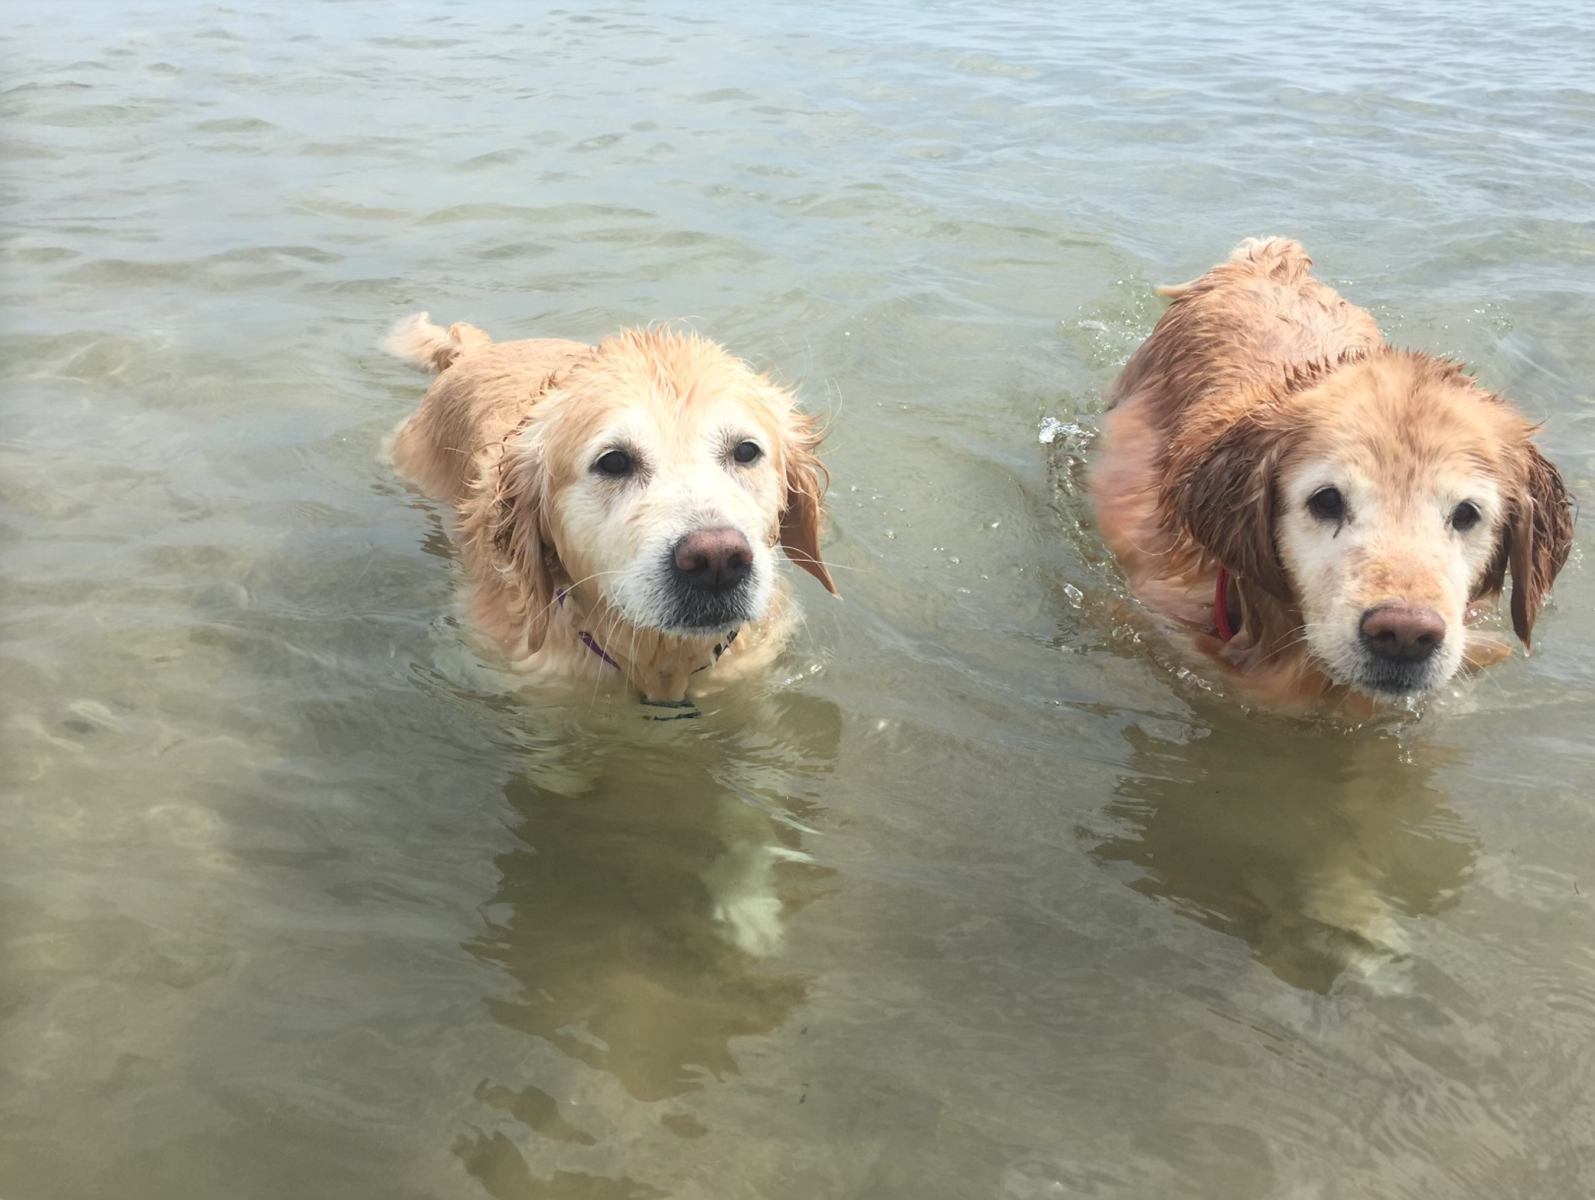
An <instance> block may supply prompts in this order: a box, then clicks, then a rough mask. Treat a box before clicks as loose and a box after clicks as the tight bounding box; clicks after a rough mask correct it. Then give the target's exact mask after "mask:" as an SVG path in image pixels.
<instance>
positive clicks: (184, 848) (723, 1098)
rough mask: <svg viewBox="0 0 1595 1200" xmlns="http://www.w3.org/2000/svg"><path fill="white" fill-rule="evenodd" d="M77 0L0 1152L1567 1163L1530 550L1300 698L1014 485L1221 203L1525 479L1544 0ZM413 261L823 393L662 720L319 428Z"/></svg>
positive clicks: (1584, 463) (466, 300) (486, 1169)
mask: <svg viewBox="0 0 1595 1200" xmlns="http://www.w3.org/2000/svg"><path fill="white" fill-rule="evenodd" d="M1069 7H1070V6H1054V5H1042V4H1029V3H1011V4H972V3H945V4H941V3H938V4H930V3H924V4H918V3H914V2H912V0H898V2H892V3H861V4H855V5H847V6H843V5H801V4H793V3H785V2H776V3H770V4H766V5H759V6H743V7H741V8H736V7H734V6H723V5H708V4H674V5H649V6H644V5H640V4H635V5H630V4H608V3H601V4H599V5H596V6H587V7H573V8H563V9H561V8H548V7H545V6H537V5H512V4H504V3H499V2H497V0H477V2H475V3H472V4H468V5H467V4H441V5H411V4H392V5H382V6H378V5H357V4H348V3H316V4H304V5H276V6H263V5H258V4H255V3H253V2H252V0H241V2H240V3H238V4H235V5H234V6H231V7H211V6H178V5H160V4H144V5H141V4H138V3H134V2H124V0H117V2H106V3H85V4H81V5H72V6H65V7H63V8H62V9H60V10H55V9H52V8H49V7H48V6H44V7H40V6H35V7H34V8H31V9H29V10H28V11H27V12H25V13H13V15H12V16H11V17H10V18H9V19H8V22H7V28H6V30H5V31H4V40H3V43H0V62H3V65H4V82H3V84H0V86H3V89H4V90H3V95H0V139H3V145H0V153H3V162H4V174H3V176H0V186H3V191H0V196H3V203H4V213H3V218H4V237H3V241H0V263H3V265H0V301H3V305H4V307H3V309H0V349H3V354H0V387H3V407H0V456H3V457H0V539H3V540H0V619H3V621H4V632H3V644H0V705H3V709H0V721H3V726H0V736H3V739H4V743H3V750H4V767H3V770H4V775H3V786H0V1195H3V1196H4V1197H5V1200H30V1198H35V1197H39V1198H45V1197H48V1198H54V1200H61V1198H75V1197H110V1196H114V1197H118V1198H119V1200H132V1198H142V1197H151V1198H156V1197H158V1198H161V1200H189V1198H193V1200H228V1198H233V1197H261V1198H267V1197H270V1198H278V1197H295V1198H319V1197H329V1198H331V1197H338V1198H363V1197H372V1198H376V1197H382V1198H384V1200H402V1198H412V1197H413V1198H420V1197H463V1198H471V1197H482V1196H491V1197H496V1198H498V1200H522V1198H533V1197H537V1198H543V1197H547V1198H555V1200H623V1198H624V1200H640V1198H644V1197H665V1196H672V1197H704V1198H731V1197H736V1198H741V1197H772V1198H773V1197H783V1198H785V1197H790V1198H793V1200H810V1198H814V1197H830V1196H837V1197H842V1196H846V1197H901V1198H904V1200H908V1198H913V1200H923V1198H929V1197H949V1198H952V1197H958V1198H963V1197H987V1196H990V1197H1004V1198H1014V1200H1030V1198H1041V1197H1111V1198H1115V1200H1120V1198H1123V1200H1131V1198H1134V1200H1141V1198H1148V1200H1151V1198H1165V1197H1201V1198H1211V1200H1342V1198H1343V1200H1363V1198H1372V1197H1378V1198H1380V1200H1385V1198H1397V1197H1399V1198H1431V1197H1432V1198H1435V1200H1454V1198H1458V1197H1470V1198H1471V1197H1478V1198H1481V1200H1482V1198H1489V1200H1506V1198H1509V1197H1522V1198H1525V1200H1530V1198H1532V1200H1550V1198H1564V1197H1565V1198H1567V1200H1589V1198H1590V1197H1592V1196H1595V912H1592V904H1595V797H1592V791H1595V788H1592V785H1595V746H1592V740H1591V726H1592V717H1595V704H1592V700H1595V695H1592V692H1595V586H1592V582H1591V574H1590V569H1589V564H1588V562H1587V559H1588V553H1589V551H1588V538H1587V534H1585V533H1584V532H1582V531H1581V532H1580V535H1579V542H1578V545H1579V548H1578V549H1577V550H1576V551H1575V556H1574V559H1573V561H1572V562H1571V564H1570V566H1569V568H1568V570H1567V571H1566V573H1565V574H1564V576H1563V577H1562V580H1561V581H1560V582H1559V583H1558V585H1557V588H1556V593H1555V601H1554V604H1553V605H1552V606H1551V607H1550V608H1549V609H1548V610H1547V611H1546V612H1545V613H1544V615H1543V616H1542V618H1541V621H1540V624H1539V626H1538V628H1537V630H1536V640H1535V653H1534V654H1533V656H1532V657H1527V658H1525V657H1523V656H1521V655H1520V656H1518V657H1516V658H1515V659H1514V660H1513V661H1511V662H1510V663H1507V664H1505V665H1503V666H1501V667H1499V668H1497V669H1495V670H1492V671H1491V672H1490V673H1489V674H1488V675H1487V676H1485V677H1483V678H1480V679H1477V680H1472V681H1468V682H1464V683H1462V684H1460V685H1459V686H1457V687H1455V688H1454V689H1449V690H1447V691H1446V693H1445V694H1444V695H1441V696H1439V697H1436V698H1435V699H1433V700H1432V701H1431V702H1429V703H1428V704H1426V705H1425V706H1424V707H1423V709H1422V710H1421V711H1420V710H1412V711H1403V712H1400V713H1395V714H1392V716H1391V717H1390V718H1389V719H1388V720H1383V721H1380V722H1376V723H1374V724H1372V725H1369V726H1366V727H1363V728H1357V729H1348V728H1346V727H1344V726H1336V725H1332V724H1328V723H1324V722H1310V721H1289V720H1283V719H1279V718H1270V717H1267V716H1262V715H1257V714H1251V713H1248V712H1246V711H1244V710H1243V709H1242V708H1241V707H1240V706H1239V705H1237V704H1236V703H1235V702H1234V701H1233V700H1232V699H1229V698H1226V697H1225V696H1223V695H1222V694H1219V693H1218V692H1217V691H1216V690H1215V689H1214V688H1213V687H1212V686H1211V685H1210V684H1209V683H1208V682H1207V681H1204V680H1203V679H1202V678H1201V677H1200V674H1199V673H1198V674H1194V675H1193V674H1191V673H1189V672H1187V673H1184V674H1182V673H1181V672H1180V670H1179V667H1178V664H1175V663H1172V662H1169V661H1167V659H1166V657H1165V656H1164V655H1162V654H1161V653H1160V652H1159V649H1158V647H1157V646H1156V644H1155V643H1154V642H1152V641H1150V640H1149V639H1148V638H1147V637H1146V632H1145V625H1144V622H1142V621H1140V620H1139V619H1138V618H1137V616H1136V614H1135V612H1134V610H1133V608H1132V607H1130V606H1128V605H1127V604H1126V603H1125V601H1124V598H1123V596H1122V592H1121V589H1120V585H1119V583H1118V581H1117V579H1116V577H1115V575H1114V573H1113V571H1112V568H1111V566H1109V565H1107V564H1105V563H1104V562H1103V561H1102V555H1101V552H1100V550H1099V548H1098V547H1097V546H1096V545H1095V543H1094V542H1093V540H1092V537H1091V534H1090V531H1089V514H1088V512H1087V511H1086V510H1085V507H1084V506H1083V505H1082V503H1081V501H1080V498H1079V496H1078V492H1077V486H1076V483H1077V480H1078V471H1079V460H1080V459H1081V457H1082V456H1085V457H1088V456H1089V447H1088V446H1086V445H1085V442H1086V440H1087V439H1086V438H1085V437H1083V436H1082V434H1081V432H1080V431H1089V430H1090V428H1091V427H1092V426H1093V423H1094V422H1095V420H1096V416H1095V414H1096V413H1097V412H1098V411H1099V410H1100V402H1099V395H1100V391H1101V389H1102V387H1103V386H1104V385H1105V384H1106V383H1107V381H1108V380H1110V379H1111V378H1112V376H1113V374H1114V372H1115V370H1116V368H1117V366H1118V365H1119V364H1120V363H1121V362H1122V361H1123V359H1124V357H1125V355H1126V354H1127V353H1128V352H1129V351H1130V350H1131V349H1132V348H1133V347H1134V346H1135V345H1136V344H1137V342H1138V341H1139V340H1140V339H1141V338H1142V337H1144V336H1145V334H1146V333H1147V332H1148V330H1149V329H1150V328H1151V326H1152V324H1153V322H1154V321H1155V320H1156V318H1157V314H1158V312H1159V302H1158V301H1157V298H1156V297H1155V295H1154V293H1153V291H1152V288H1153V286H1154V285H1155V284H1157V283H1164V282H1176V281H1179V280H1181V279H1185V278H1188V277H1190V276H1193V275H1195V274H1197V273H1199V272H1200V271H1201V270H1203V269H1205V268H1206V267H1207V266H1208V265H1210V264H1211V263H1213V262H1215V261H1217V260H1218V259H1220V258H1222V257H1223V256H1224V255H1225V254H1226V253H1227V251H1228V250H1229V248H1230V247H1231V246H1232V245H1233V244H1234V243H1235V242H1236V241H1238V240H1239V239H1240V238H1241V237H1243V236H1246V235H1250V234H1263V233H1288V234H1292V235H1294V236H1297V237H1299V238H1301V239H1302V240H1303V241H1304V242H1305V243H1306V244H1307V246H1308V248H1309V250H1310V251H1311V252H1313V253H1314V255H1315V257H1316V260H1317V264H1318V269H1319V271H1320V272H1321V274H1322V275H1323V276H1324V277H1325V278H1327V279H1329V280H1330V281H1332V282H1333V283H1335V284H1336V286H1338V287H1340V288H1341V289H1342V290H1343V291H1344V292H1345V293H1346V294H1347V295H1348V296H1349V297H1350V298H1351V299H1353V300H1354V301H1356V302H1357V303H1360V304H1362V305H1364V306H1365V307H1367V308H1369V309H1370V310H1371V311H1372V312H1373V313H1374V314H1375V316H1376V317H1377V318H1378V319H1379V321H1380V322H1381V323H1382V325H1383V327H1384V328H1385V330H1386V332H1387V334H1388V335H1389V336H1390V337H1391V338H1392V340H1394V341H1396V342H1399V343H1403V344H1408V345H1414V346H1419V347H1423V348H1426V349H1430V350H1434V351H1438V352H1443V353H1447V354H1452V355H1455V356H1458V357H1460V358H1462V359H1465V360H1466V361H1467V362H1469V363H1470V364H1472V365H1473V366H1474V367H1475V368H1476V370H1477V373H1478V374H1479V376H1480V377H1481V378H1482V379H1483V380H1484V381H1485V382H1486V383H1488V384H1489V385H1490V386H1491V387H1495V388H1499V389H1502V390H1504V391H1505V392H1507V393H1508V394H1509V395H1511V396H1512V397H1513V398H1514V399H1515V400H1516V401H1517V402H1518V403H1519V404H1520V405H1521V406H1522V407H1523V408H1524V409H1525V411H1527V412H1528V413H1530V414H1532V415H1533V416H1534V417H1535V418H1536V419H1543V421H1544V430H1543V433H1542V443H1543V445H1544V446H1545V448H1546V449H1547V451H1548V452H1549V453H1550V454H1551V455H1552V457H1554V458H1555V459H1556V460H1557V461H1558V462H1559V463H1560V464H1561V467H1562V470H1563V471H1564V473H1565V475H1566V477H1567V480H1568V482H1569V485H1570V486H1571V487H1572V488H1573V490H1574V491H1575V492H1577V493H1579V494H1580V495H1583V496H1585V497H1589V496H1591V495H1595V389H1592V385H1591V380H1592V379H1595V336H1592V334H1595V223H1592V219H1591V214H1592V212H1595V9H1591V8H1589V7H1587V6H1581V5H1576V4H1572V3H1561V4H1534V3H1528V4H1520V5H1514V6H1511V7H1509V8H1503V7H1502V6H1500V5H1485V4H1482V3H1470V2H1463V3H1455V4H1440V3H1436V2H1432V0H1420V2H1419V3H1415V4H1406V5H1395V4H1369V5H1364V6H1360V7H1358V8H1357V9H1356V11H1353V12H1344V11H1341V12H1337V11H1333V10H1332V6H1331V7H1325V6H1318V5H1310V4H1306V3H1299V2H1295V0H1292V2H1289V3H1285V4H1280V5H1266V6H1265V5H1249V4H1244V3H1243V4H1225V5H1217V4H1199V5H1190V4H1176V3H1172V2H1164V0H1157V2H1152V3H1145V4H1135V5H1126V6H1121V7H1120V8H1119V9H1118V10H1115V11H1113V12H1098V13H1096V14H1094V15H1090V14H1085V13H1071V12H1069V11H1068V10H1069ZM419 309H428V310H430V311H431V312H432V313H433V315H434V317H435V318H437V319H440V320H443V321H455V320H470V321H473V322H475V323H477V324H479V325H481V326H483V327H484V328H486V329H487V330H489V331H490V332H491V333H493V334H494V335H495V336H497V337H500V338H504V337H511V336H527V335H533V334H539V335H559V336H568V337H576V338H582V339H589V340H590V339H596V338H598V337H600V336H602V335H603V334H605V333H607V332H610V331H613V330H615V329H617V328H619V327H621V326H623V325H626V324H631V323H639V322H649V321H655V320H660V319H666V318H669V319H675V320H678V321H679V322H681V323H682V324H683V325H685V326H687V327H690V328H694V329H697V330H699V331H701V332H703V333H705V334H707V335H710V336H712V337H715V338H717V339H719V340H721V341H723V342H724V343H726V344H727V345H729V346H730V347H731V348H733V349H734V350H735V351H736V352H737V353H739V354H741V355H743V356H745V357H747V358H749V359H750V360H751V361H754V362H755V363H758V364H760V365H767V366H769V367H771V368H772V369H773V370H774V371H775V372H776V373H777V374H778V375H779V376H780V377H781V378H783V379H785V380H787V381H790V382H792V383H794V384H795V385H797V386H798V387H799V388H800V390H801V392H802V394H803V395H804V397H805V398H806V401H807V403H808V404H809V405H810V406H811V407H812V408H814V409H816V410H821V411H825V412H827V413H829V414H830V415H831V418H832V430H833V432H832V435H831V437H830V441H829V444H828V450H827V461H828V463H829V465H830V468H831V470H832V472H833V476H834V487H833V491H832V493H831V514H832V520H831V528H830V532H829V534H828V536H827V541H826V554H827V557H828V559H829V560H830V562H831V563H832V564H833V569H834V570H835V574H836V577H837V580H838V583H839V585H840V588H841V590H842V593H843V597H844V598H843V599H842V600H841V601H833V600H831V599H829V598H828V597H827V596H825V595H824V593H823V592H822V591H821V590H820V589H819V588H818V586H817V585H816V584H815V583H814V582H813V581H812V580H811V579H809V578H808V577H807V576H803V575H800V574H797V573H794V575H793V587H794V589H795V591H796V592H797V594H798V596H799V597H800V600H801V602H802V604H803V606H804V609H805V611H806V614H807V619H806V624H805V626H804V628H803V631H802V633H801V636H800V637H799V638H798V640H797V641H796V643H795V644H794V645H793V647H792V649H791V650H790V652H789V653H788V654H787V656H786V657H785V659H784V660H783V661H782V663H781V664H780V667H779V668H778V670H777V671H776V672H775V674H774V675H773V676H772V678H771V679H770V680H769V681H768V682H767V683H766V684H764V685H761V686H757V687H754V686H750V687H748V688H744V689H742V690H740V691H737V692H735V693H726V694H722V695H721V696H720V697H718V698H716V699H715V700H713V701H711V702H709V703H708V704H706V710H707V711H706V713H705V716H704V717H703V719H701V720H699V721H696V722H674V723H669V724H649V723H646V722H644V721H642V720H641V719H640V712H639V709H638V706H637V705H636V703H635V701H634V700H624V699H614V700H597V701H593V700H592V699H591V698H590V697H588V696H583V695H572V696H566V697H564V698H560V697H558V696H552V697H551V696H548V695H546V694H545V695H532V694H517V693H515V692H514V691H513V690H511V689H509V688H507V687H506V685H505V681H504V679H503V678H502V677H501V676H500V675H498V674H497V673H496V672H495V670H494V669H493V664H492V663H490V662H486V661H483V660H482V659H480V658H479V657H477V656H476V655H475V654H474V653H473V652H472V651H471V650H470V649H469V648H468V647H467V645H466V643H465V642H464V641H463V640H462V637H461V630H460V628H459V625H458V620H457V617H456V615H455V611H454V608H453V606H452V605H453V596H454V581H453V576H452V566H451V562H452V560H451V556H450V550H449V544H448V540H447V535H446V532H445V527H444V525H443V519H442V518H443V514H442V513H440V511H439V510H438V508H437V507H436V506H434V505H432V504H430V503H427V502H425V501H423V500H421V499H419V498H417V497H416V496H414V495H412V494H411V493H409V492H408V491H407V490H406V489H405V488H404V487H403V486H402V485H401V484H399V483H398V482H397V481H396V480H395V479H394V478H393V476H392V474H391V472H390V470H389V468H388V467H387V465H386V464H385V462H384V461H383V460H382V457H381V443H382V439H383V437H384V435H385V434H386V433H387V432H388V431H389V430H390V429H391V428H392V427H393V425H394V424H395V423H396V422H397V420H398V419H399V418H400V417H402V416H403V415H404V414H405V413H406V412H407V411H408V410H409V409H410V408H411V407H412V406H413V405H414V404H415V402H416V401H417V400H418V399H419V398H420V396H421V394H422V392H423V390H424V387H425V381H424V380H423V379H422V378H421V377H420V376H418V375H415V374H413V373H409V372H407V371H406V370H405V369H404V368H403V367H402V366H401V365H400V364H398V363H397V362H395V361H393V360H391V359H388V358H385V357H384V356H382V355H381V354H380V353H378V352H377V351H376V349H375V343H376V341H377V339H378V337H379V336H380V335H381V333H382V332H383V331H384V330H385V329H386V328H387V327H388V326H389V325H391V324H392V323H393V322H394V321H395V320H396V319H397V318H399V317H401V316H403V315H405V314H407V313H409V312H413V311H416V310H419Z"/></svg>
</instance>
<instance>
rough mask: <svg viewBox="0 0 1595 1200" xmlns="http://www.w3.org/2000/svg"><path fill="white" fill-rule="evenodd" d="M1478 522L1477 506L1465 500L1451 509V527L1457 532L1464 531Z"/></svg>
mask: <svg viewBox="0 0 1595 1200" xmlns="http://www.w3.org/2000/svg"><path fill="white" fill-rule="evenodd" d="M1478 523H1479V510H1478V507H1477V506H1476V505H1472V504H1469V503H1468V502H1467V501H1466V500H1464V501H1463V502H1462V503H1461V504H1459V505H1457V506H1456V507H1455V508H1453V509H1452V510H1451V528H1452V529H1455V530H1456V531H1457V532H1458V533H1466V532H1467V531H1468V530H1470V529H1472V528H1473V527H1474V526H1475V525H1477V524H1478Z"/></svg>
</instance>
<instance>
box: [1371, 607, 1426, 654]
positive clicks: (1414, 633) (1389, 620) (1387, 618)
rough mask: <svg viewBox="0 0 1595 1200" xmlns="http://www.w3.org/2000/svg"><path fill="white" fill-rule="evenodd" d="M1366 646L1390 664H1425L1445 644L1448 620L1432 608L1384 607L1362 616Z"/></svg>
mask: <svg viewBox="0 0 1595 1200" xmlns="http://www.w3.org/2000/svg"><path fill="white" fill-rule="evenodd" d="M1360 628H1361V630H1362V640H1363V644H1364V645H1365V646H1367V647H1368V650H1369V652H1370V653H1372V654H1374V655H1375V656H1376V657H1378V658H1382V659H1385V660H1386V661H1388V662H1403V663H1416V662H1423V661H1424V660H1425V659H1427V658H1428V657H1429V656H1430V655H1432V654H1433V653H1434V652H1435V651H1436V650H1438V649H1439V648H1440V643H1441V642H1443V641H1445V621H1444V620H1443V619H1441V617H1440V614H1439V613H1437V612H1435V611H1434V609H1432V608H1412V607H1408V606H1406V605H1401V604H1381V605H1378V606H1377V607H1375V608H1370V609H1369V610H1368V611H1367V612H1365V613H1363V614H1362V625H1361V626H1360Z"/></svg>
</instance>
